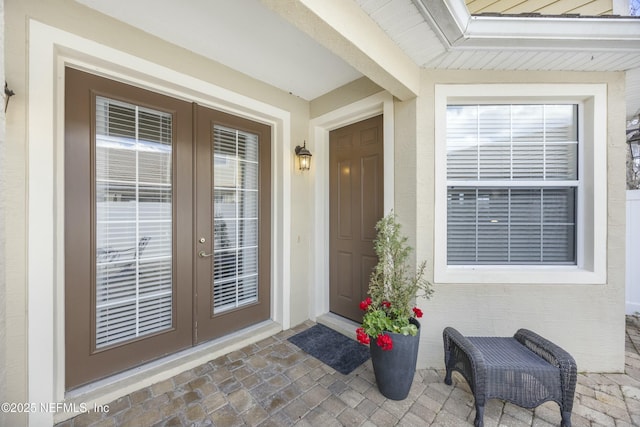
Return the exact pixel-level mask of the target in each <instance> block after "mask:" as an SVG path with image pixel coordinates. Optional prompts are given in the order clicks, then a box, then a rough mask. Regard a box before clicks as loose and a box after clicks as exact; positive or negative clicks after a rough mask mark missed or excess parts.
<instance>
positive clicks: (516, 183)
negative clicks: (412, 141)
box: [446, 104, 578, 265]
mask: <svg viewBox="0 0 640 427" xmlns="http://www.w3.org/2000/svg"><path fill="white" fill-rule="evenodd" d="M577 112H578V106H577V105H575V104H555V105H550V104H546V105H545V104H542V105H540V104H520V105H503V104H489V105H449V106H448V107H447V141H446V144H447V262H448V264H450V265H451V264H462V265H470V264H498V265H503V264H575V263H576V257H575V255H576V253H575V244H576V217H575V205H576V195H577V191H576V190H577V188H578V120H577Z"/></svg>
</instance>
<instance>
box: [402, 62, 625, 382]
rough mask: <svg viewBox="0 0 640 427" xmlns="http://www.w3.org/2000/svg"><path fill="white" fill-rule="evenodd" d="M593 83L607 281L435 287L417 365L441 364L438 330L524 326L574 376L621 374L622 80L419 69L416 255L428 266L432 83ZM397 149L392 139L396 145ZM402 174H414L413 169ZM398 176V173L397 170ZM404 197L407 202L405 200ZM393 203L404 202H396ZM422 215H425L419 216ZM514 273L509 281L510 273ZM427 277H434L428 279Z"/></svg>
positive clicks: (498, 330) (490, 331)
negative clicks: (603, 100)
mask: <svg viewBox="0 0 640 427" xmlns="http://www.w3.org/2000/svg"><path fill="white" fill-rule="evenodd" d="M469 83H487V84H491V83H521V84H523V85H526V84H532V83H567V84H569V83H595V84H602V83H604V84H606V88H607V105H606V107H607V112H608V114H607V123H606V125H607V141H606V143H607V187H606V190H607V213H608V215H607V224H598V225H597V226H598V227H607V243H606V244H607V249H608V251H607V253H608V255H607V260H606V261H607V267H606V283H605V284H597V285H572V284H524V283H523V284H518V283H514V284H508V285H506V284H499V283H496V284H491V283H488V284H474V283H464V284H455V283H447V284H444V283H435V289H436V292H435V296H434V298H433V299H432V300H431V301H428V302H426V303H425V302H422V303H421V305H422V307H423V310H424V312H425V313H426V316H425V320H424V322H423V323H424V324H425V326H426V327H425V328H424V329H423V333H422V337H421V338H422V340H421V347H420V351H421V356H420V358H419V361H420V362H419V363H420V364H421V365H422V366H443V354H442V336H441V333H442V329H443V328H444V327H446V326H454V327H456V328H459V330H460V331H462V332H463V333H466V334H469V335H504V336H509V335H512V334H513V333H514V332H515V331H516V330H517V329H518V328H522V327H524V328H529V329H532V330H534V331H536V332H538V333H540V334H541V335H543V336H546V337H549V338H550V339H552V340H554V341H555V342H557V343H558V344H560V345H561V346H563V347H565V348H566V349H567V350H568V351H569V352H570V353H572V354H573V356H574V357H575V358H576V361H577V363H578V367H579V370H580V371H604V372H611V371H618V372H619V371H622V370H623V369H624V286H625V285H624V283H625V280H624V274H625V273H624V259H625V245H624V241H625V193H624V190H625V176H624V167H622V165H624V154H625V142H624V141H625V138H624V117H625V106H624V74H622V73H541V72H522V73H511V72H510V73H506V72H486V73H484V72H478V71H473V72H465V71H446V72H438V71H424V72H423V75H422V92H421V97H420V98H419V102H418V103H419V105H420V107H419V108H418V111H419V112H421V113H419V118H418V125H417V126H418V135H419V140H418V141H417V143H416V155H415V162H416V163H417V166H415V169H416V170H417V179H416V181H415V182H416V197H415V210H416V212H417V214H416V215H415V216H416V219H417V220H416V232H417V242H416V248H417V257H418V259H426V260H428V262H429V264H430V265H429V268H433V264H432V263H431V260H433V257H434V252H435V251H437V250H438V248H435V247H434V241H433V234H434V219H433V216H432V215H431V213H432V212H433V206H434V200H435V196H434V188H435V185H436V184H435V177H434V175H433V169H434V166H435V164H434V144H435V141H434V129H435V123H434V111H433V108H434V106H433V105H434V104H433V99H434V93H435V85H436V84H469ZM396 143H398V141H396ZM408 168H413V165H411V166H409V167H408ZM396 170H397V171H399V170H401V169H399V168H397V169H396ZM409 197H410V196H409ZM396 203H397V204H406V203H409V202H408V201H401V200H397V201H396ZM425 213H426V214H425ZM517 274H518V273H517V270H516V271H514V275H517ZM431 277H433V276H431Z"/></svg>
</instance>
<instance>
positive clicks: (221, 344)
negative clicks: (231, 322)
mask: <svg viewBox="0 0 640 427" xmlns="http://www.w3.org/2000/svg"><path fill="white" fill-rule="evenodd" d="M280 331H282V325H281V324H279V323H276V322H274V321H272V320H267V321H265V322H261V323H258V324H256V325H253V326H250V327H248V328H245V329H242V330H240V331H237V332H234V333H232V334H229V335H226V336H224V337H221V338H218V339H215V340H212V341H208V342H206V343H202V344H200V345H197V346H196V347H192V348H189V349H186V350H182V351H179V352H177V353H174V354H171V355H169V356H166V357H163V358H161V359H158V360H155V361H152V362H149V363H146V364H144V365H142V366H139V367H137V368H133V369H129V370H127V371H125V372H121V373H119V374H116V375H112V376H110V377H108V378H105V379H102V380H98V381H96V382H93V383H91V384H88V385H85V386H82V387H79V388H77V389H74V390H71V391H69V392H67V393H65V398H64V401H63V402H62V403H64V405H63V407H64V408H69V409H71V410H72V412H63V411H61V412H56V414H55V415H54V422H55V423H59V422H62V421H66V420H68V419H70V418H73V417H75V416H77V415H80V413H79V412H73V410H74V409H77V408H85V407H86V408H88V409H93V408H94V407H99V406H102V405H106V404H108V403H110V402H113V401H114V400H116V399H118V398H120V397H123V396H126V395H128V394H130V393H132V392H134V391H137V390H140V389H142V388H145V387H149V386H151V385H153V384H156V383H159V382H161V381H164V380H167V379H169V378H172V377H174V376H176V375H178V374H180V373H182V372H185V371H188V370H190V369H193V368H195V367H197V366H200V365H202V364H204V363H207V362H209V361H211V360H214V359H217V358H218V357H221V356H224V355H226V354H229V353H231V352H233V351H236V350H239V349H241V348H244V347H246V346H248V345H251V344H254V343H257V342H259V341H261V340H263V339H266V338H269V337H270V336H273V335H275V334H277V333H278V332H280Z"/></svg>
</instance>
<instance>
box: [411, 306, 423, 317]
mask: <svg viewBox="0 0 640 427" xmlns="http://www.w3.org/2000/svg"><path fill="white" fill-rule="evenodd" d="M413 313H414V314H415V315H416V317H417V318H418V319H419V318H421V317H422V310H420V309H419V308H418V307H413Z"/></svg>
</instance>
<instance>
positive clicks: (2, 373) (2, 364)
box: [0, 0, 7, 425]
mask: <svg viewBox="0 0 640 427" xmlns="http://www.w3.org/2000/svg"><path fill="white" fill-rule="evenodd" d="M0 22H1V23H2V25H4V0H0ZM3 81H4V32H0V82H3ZM3 99H4V98H3ZM4 148H5V114H4V106H3V107H2V108H1V109H0V165H4ZM2 170H3V168H2V167H0V171H2ZM4 183H5V180H4V174H2V173H0V402H6V401H7V398H6V393H7V390H6V384H7V381H6V378H7V364H6V352H7V345H6V342H5V340H6V337H7V334H6V317H5V316H6V312H7V310H6V303H7V302H6V281H5V275H4V272H5V271H6V268H5V258H4V254H5V237H4V235H5V230H4V227H3V224H4V216H5V214H4V212H5V200H4V190H5V185H4ZM4 424H5V422H4V414H3V413H0V425H4Z"/></svg>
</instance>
